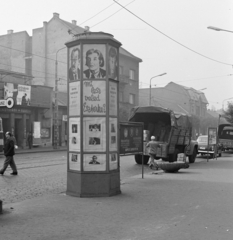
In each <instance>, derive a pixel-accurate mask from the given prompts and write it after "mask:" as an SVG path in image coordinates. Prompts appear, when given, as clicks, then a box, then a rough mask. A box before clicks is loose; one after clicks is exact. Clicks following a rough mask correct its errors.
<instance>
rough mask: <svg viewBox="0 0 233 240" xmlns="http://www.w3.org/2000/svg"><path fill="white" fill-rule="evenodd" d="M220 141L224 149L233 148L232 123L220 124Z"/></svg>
mask: <svg viewBox="0 0 233 240" xmlns="http://www.w3.org/2000/svg"><path fill="white" fill-rule="evenodd" d="M218 141H219V142H218V143H219V144H220V145H221V147H222V150H223V151H226V150H233V125H232V124H230V123H229V124H219V126H218Z"/></svg>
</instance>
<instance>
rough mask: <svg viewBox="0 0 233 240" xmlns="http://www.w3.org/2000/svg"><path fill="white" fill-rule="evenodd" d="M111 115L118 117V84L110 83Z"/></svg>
mask: <svg viewBox="0 0 233 240" xmlns="http://www.w3.org/2000/svg"><path fill="white" fill-rule="evenodd" d="M109 115H112V116H117V84H116V83H115V82H111V81H109Z"/></svg>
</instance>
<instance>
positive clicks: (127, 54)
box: [119, 47, 142, 62]
mask: <svg viewBox="0 0 233 240" xmlns="http://www.w3.org/2000/svg"><path fill="white" fill-rule="evenodd" d="M119 52H120V54H123V55H125V56H127V57H130V58H134V59H135V60H137V61H138V62H142V59H141V58H138V57H136V56H134V55H133V54H132V53H130V52H128V51H127V50H125V49H124V48H123V47H120V50H119Z"/></svg>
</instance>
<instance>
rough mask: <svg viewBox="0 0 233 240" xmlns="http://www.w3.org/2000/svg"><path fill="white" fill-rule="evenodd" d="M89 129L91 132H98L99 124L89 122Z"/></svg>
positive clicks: (99, 129)
mask: <svg viewBox="0 0 233 240" xmlns="http://www.w3.org/2000/svg"><path fill="white" fill-rule="evenodd" d="M89 130H90V131H91V132H100V131H101V124H93V125H92V124H90V125H89Z"/></svg>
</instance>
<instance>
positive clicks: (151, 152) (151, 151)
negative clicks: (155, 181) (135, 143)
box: [146, 136, 159, 169]
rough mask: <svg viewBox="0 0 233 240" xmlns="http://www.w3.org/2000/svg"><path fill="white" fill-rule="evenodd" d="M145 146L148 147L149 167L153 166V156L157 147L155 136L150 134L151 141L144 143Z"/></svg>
mask: <svg viewBox="0 0 233 240" xmlns="http://www.w3.org/2000/svg"><path fill="white" fill-rule="evenodd" d="M146 147H147V148H149V151H148V152H149V155H150V162H149V168H151V169H152V168H153V167H154V166H155V165H156V164H155V157H156V154H157V148H158V147H159V143H158V142H156V139H155V136H151V141H150V142H148V143H147V144H146Z"/></svg>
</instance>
